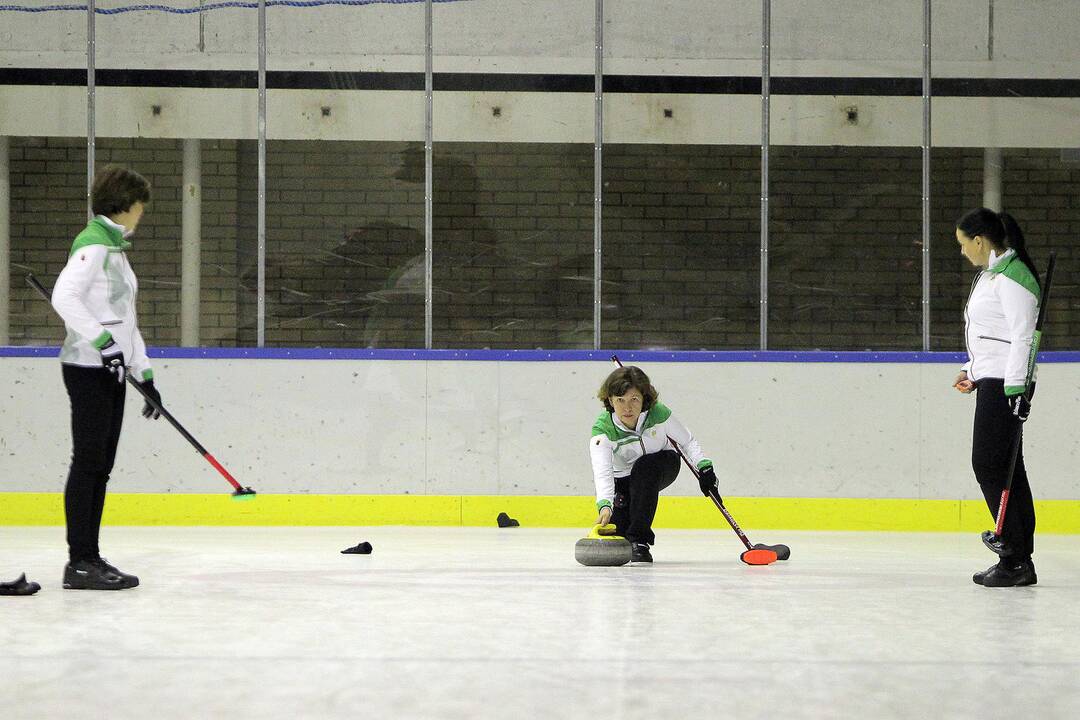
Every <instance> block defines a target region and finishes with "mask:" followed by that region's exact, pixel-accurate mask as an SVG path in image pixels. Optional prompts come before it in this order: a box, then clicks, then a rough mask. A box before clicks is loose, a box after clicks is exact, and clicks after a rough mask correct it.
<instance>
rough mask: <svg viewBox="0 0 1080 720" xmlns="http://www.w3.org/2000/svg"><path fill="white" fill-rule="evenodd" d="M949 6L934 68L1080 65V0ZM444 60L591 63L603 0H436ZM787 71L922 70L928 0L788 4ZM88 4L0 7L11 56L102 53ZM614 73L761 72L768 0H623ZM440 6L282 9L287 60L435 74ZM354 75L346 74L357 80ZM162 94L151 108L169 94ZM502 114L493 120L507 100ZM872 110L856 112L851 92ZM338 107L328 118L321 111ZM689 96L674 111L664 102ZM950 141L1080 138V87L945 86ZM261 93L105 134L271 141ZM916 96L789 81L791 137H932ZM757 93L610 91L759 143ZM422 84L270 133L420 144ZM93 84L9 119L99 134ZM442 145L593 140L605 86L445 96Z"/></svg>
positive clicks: (1043, 71)
mask: <svg viewBox="0 0 1080 720" xmlns="http://www.w3.org/2000/svg"><path fill="white" fill-rule="evenodd" d="M989 6H990V0H951V1H950V2H947V3H942V2H937V3H934V8H935V10H934V24H933V27H934V75H935V77H1018V78H1032V77H1034V78H1055V77H1056V78H1062V77H1064V78H1077V77H1080V44H1078V43H1076V42H1075V38H1076V37H1077V36H1080V12H1078V11H1077V5H1076V0H1040V2H1037V3H1031V2H1029V1H1026V0H994V23H993V26H992V27H991V24H990V13H989ZM434 12H435V37H434V44H435V54H436V57H435V69H436V71H437V72H523V73H579V74H591V73H592V72H593V15H594V6H593V3H591V2H587V1H586V2H581V1H579V0H547V2H542V3H537V2H529V1H527V0H469V1H467V2H456V3H439V4H437V5H436V6H435V9H434ZM772 17H773V33H772V56H773V73H774V74H775V75H808V76H818V75H824V76H886V77H888V76H904V77H916V76H919V75H921V73H922V29H921V28H922V0H892V1H891V2H874V3H867V2H864V1H862V0H828V1H822V2H812V3H810V2H803V1H802V0H773V12H772ZM85 28H86V23H85V17H84V15H83V14H81V13H77V12H67V13H40V14H24V13H0V67H3V66H6V67H85V62H86V60H85V53H86V38H85V32H86V31H85ZM97 29H98V42H97V62H98V66H99V67H102V68H170V69H204V70H211V69H242V70H254V69H255V68H256V67H257V57H256V51H257V38H256V34H255V31H256V16H255V13H253V12H251V11H245V10H235V9H230V10H221V11H215V12H210V13H205V14H204V15H203V16H202V17H200V16H195V15H185V16H176V15H166V14H163V13H127V14H123V15H116V16H100V17H98V19H97ZM604 31H605V71H606V72H608V73H613V74H637V73H640V74H681V75H757V74H759V73H760V70H761V63H760V42H761V13H760V3H758V2H755V1H753V0H693V1H692V2H691V1H689V0H687V1H684V2H672V1H668V2H656V1H655V0H619V2H608V3H607V4H606V13H605V25H604ZM423 38H424V32H423V6H422V5H421V4H404V5H371V6H364V7H352V8H344V7H332V6H330V7H321V8H307V9H299V8H287V7H280V8H271V9H270V10H269V11H268V61H267V62H268V68H269V69H270V70H331V71H356V70H363V71H399V72H422V71H423V67H424V63H423ZM343 82H344V81H343ZM154 105H157V106H160V107H162V108H163V111H162V113H161V115H159V116H153V115H152V114H151V106H154ZM496 105H497V106H499V107H500V108H502V114H501V116H500V117H499V118H493V117H492V113H491V107H493V106H496ZM852 105H854V106H857V107H858V108H859V116H860V122H859V124H858V125H855V126H852V125H849V124H848V123H847V122H846V112H845V110H846V108H847V107H849V106H852ZM322 106H330V107H331V108H332V109H333V112H332V114H331V117H330V118H324V117H322V115H321V113H320V112H319V111H318V110H319V108H320V107H322ZM665 108H668V109H673V110H674V111H675V112H674V117H673V118H671V119H665V118H664V116H663V109H665ZM934 108H935V115H934V123H933V131H934V144H935V145H938V146H952V147H985V146H997V147H1031V148H1034V147H1047V148H1053V147H1073V146H1077V145H1080V124H1078V123H1076V122H1075V118H1076V117H1077V116H1078V115H1080V100H1078V99H1071V98H1065V99H1060V98H1034V99H1032V98H991V99H977V98H940V99H937V100H935V104H934ZM256 113H257V97H256V93H255V91H253V90H248V91H241V90H213V89H200V90H176V89H171V88H101V89H100V90H99V91H98V113H97V125H98V133H99V134H100V135H101V136H103V137H108V136H114V137H168V138H184V137H199V138H253V137H255V136H256V133H257V125H256ZM921 113H922V107H921V101H920V99H919V98H913V97H903V98H898V97H887V98H873V97H831V96H810V97H792V96H777V97H776V98H774V100H773V108H772V116H773V126H772V131H773V138H772V142H773V143H774V144H776V145H787V144H800V145H868V146H898V145H908V146H911V145H918V144H919V143H920V142H921V132H922V115H921ZM760 114H761V113H760V105H759V101H758V99H757V97H756V96H733V95H716V96H710V95H677V94H676V95H639V94H623V95H609V96H608V98H607V100H606V109H605V140H606V141H607V142H612V143H636V142H652V143H666V142H674V143H716V144H757V143H759V142H760V137H761V130H760V127H761V126H760ZM423 118H424V114H423V94H422V93H419V92H411V93H409V92H391V91H375V92H371V91H368V92H365V91H350V90H349V89H348V87H347V83H346V84H345V85H344V86H343V87H341V88H339V89H335V90H304V91H271V92H270V93H269V101H268V123H267V132H268V136H269V137H270V138H272V139H305V138H316V139H325V140H417V141H418V140H422V139H423V121H424V120H423ZM85 132H86V99H85V91H84V90H81V89H80V88H63V87H62V88H52V87H33V86H7V87H0V135H60V136H76V137H77V136H82V135H84V134H85ZM435 139H436V140H437V141H496V140H508V141H520V142H579V143H592V141H593V102H592V97H591V95H589V94H587V93H577V94H573V93H562V94H560V93H499V92H487V93H481V92H463V93H459V92H440V93H438V95H437V98H436V108H435Z"/></svg>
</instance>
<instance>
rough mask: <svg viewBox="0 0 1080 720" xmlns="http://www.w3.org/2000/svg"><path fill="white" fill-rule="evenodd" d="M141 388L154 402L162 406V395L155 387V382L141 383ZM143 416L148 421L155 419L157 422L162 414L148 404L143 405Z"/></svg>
mask: <svg viewBox="0 0 1080 720" xmlns="http://www.w3.org/2000/svg"><path fill="white" fill-rule="evenodd" d="M139 387H141V388H142V389H143V392H145V393H146V394H147V395H148V396H149V397H152V398H153V399H154V402H156V403H157V404H158V407H160V406H161V393H159V392H158V391H157V388H156V387H154V381H153V380H146V381H145V382H141V383H139ZM142 416H143V417H144V418H147V419H149V418H151V417H153V418H154V419H155V420H157V419H158V418H159V417H161V413H160V412H158V411H157V409H156V408H155V407H154V406H153V405H151V404H150V403H149V402H146V403H143V409H142Z"/></svg>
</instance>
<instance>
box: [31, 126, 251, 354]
mask: <svg viewBox="0 0 1080 720" xmlns="http://www.w3.org/2000/svg"><path fill="white" fill-rule="evenodd" d="M182 157H183V151H182V145H181V143H180V142H179V141H176V140H151V139H129V138H123V139H120V138H100V139H99V140H98V141H97V143H96V149H95V159H96V161H97V163H98V166H99V167H100V166H104V165H106V164H108V163H117V164H123V165H128V166H131V167H133V168H135V169H136V170H138V171H139V172H140V173H142V174H143V175H144V176H146V178H147V179H148V180H149V181H150V183H151V185H152V187H153V190H152V192H153V200H152V203H151V206H150V208H149V209H148V211H147V212H146V214H145V215H144V216H143V219H142V221H141V222H140V224H139V229H138V232H137V234H136V236H135V238H134V244H135V245H134V249H133V251H132V253H131V261H132V265H133V266H134V268H135V271H136V274H137V275H138V278H139V304H138V312H139V326H140V329H141V330H142V332H143V336H144V338H145V339H146V341H147V343H148V344H150V345H179V344H180V212H181V211H180V185H181V180H182ZM10 160H11V195H12V198H11V245H12V258H11V259H12V280H11V285H12V303H11V341H12V342H13V343H15V344H20V345H24V344H25V345H33V344H58V343H59V342H61V341H62V339H63V335H64V330H63V323H61V322H60V320H59V319H58V318H57V317H56V316H55V314H54V313H53V311H52V310H51V308H49V307H48V306H47V305H45V304H44V303H43V302H42V301H41V300H40V299H38V297H37V295H36V293H34V292H33V291H32V290H30V289H29V288H28V287H27V286H26V284H25V279H24V278H25V276H26V273H27V272H28V271H32V272H34V273H35V274H36V275H38V277H39V278H40V279H41V280H42V281H43V282H44V283H45V284H46V285H47V286H49V287H51V286H52V284H53V283H54V282H55V280H56V276H57V275H58V274H59V273H60V270H62V269H63V267H64V264H65V263H66V262H67V255H68V250H69V249H70V247H71V241H72V239H73V238H74V237H75V235H76V234H78V232H79V231H80V230H81V229H82V228H83V227H84V226H85V224H86V223H85V217H86V196H85V192H86V191H85V187H86V142H85V140H80V139H78V138H12V140H11V146H10ZM236 183H237V174H236V143H235V142H231V141H222V142H217V141H215V142H204V143H203V221H202V237H203V243H202V261H203V263H202V290H201V310H202V313H201V323H202V328H203V331H202V336H203V337H202V340H203V344H205V345H235V344H236V320H235V318H236V299H235V297H236V277H237V270H236V263H237V260H236V257H237V253H236V238H237V228H236V218H237V207H236V203H237V199H236V194H237V193H236Z"/></svg>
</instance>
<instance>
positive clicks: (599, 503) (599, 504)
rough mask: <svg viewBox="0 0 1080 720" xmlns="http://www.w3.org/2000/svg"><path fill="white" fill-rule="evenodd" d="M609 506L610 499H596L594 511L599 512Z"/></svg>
mask: <svg viewBox="0 0 1080 720" xmlns="http://www.w3.org/2000/svg"><path fill="white" fill-rule="evenodd" d="M609 507H611V501H610V500H608V499H607V498H604V499H602V500H597V501H596V512H600V511H601V510H603V509H604V508H609Z"/></svg>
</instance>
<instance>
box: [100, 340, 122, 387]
mask: <svg viewBox="0 0 1080 720" xmlns="http://www.w3.org/2000/svg"><path fill="white" fill-rule="evenodd" d="M101 364H102V365H103V366H104V367H105V369H106V370H108V371H109V372H111V373H112V374H113V375H115V376H116V382H118V383H120V384H121V385H123V384H124V377H125V376H126V375H127V365H125V363H124V351H123V350H121V349H120V346H119V345H117V344H116V342H115V341H114V340H113V339H112V338H109V342H107V343H105V347H103V348H101Z"/></svg>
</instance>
